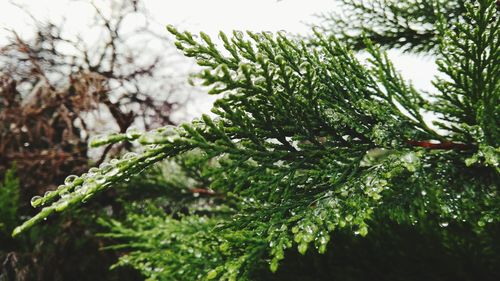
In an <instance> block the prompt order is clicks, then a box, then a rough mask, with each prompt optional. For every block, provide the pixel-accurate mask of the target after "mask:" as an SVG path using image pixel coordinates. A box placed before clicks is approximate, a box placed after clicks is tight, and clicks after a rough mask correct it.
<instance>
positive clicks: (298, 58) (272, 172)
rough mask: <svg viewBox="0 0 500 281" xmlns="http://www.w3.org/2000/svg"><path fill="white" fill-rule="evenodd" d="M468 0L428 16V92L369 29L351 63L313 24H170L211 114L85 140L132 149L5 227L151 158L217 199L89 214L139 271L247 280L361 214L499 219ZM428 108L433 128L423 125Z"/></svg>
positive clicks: (487, 31) (361, 222)
mask: <svg viewBox="0 0 500 281" xmlns="http://www.w3.org/2000/svg"><path fill="white" fill-rule="evenodd" d="M421 2H425V1H421ZM476 2H477V3H476V4H474V5H472V4H466V5H465V7H466V13H467V14H466V16H465V18H467V19H470V20H468V21H465V20H464V21H460V22H458V21H454V22H453V23H450V22H449V19H448V18H446V17H444V16H442V15H441V14H438V15H436V18H438V19H439V21H440V23H439V26H440V28H439V29H438V31H437V32H438V34H439V36H438V38H437V39H436V40H438V41H439V46H440V47H439V50H438V51H437V53H438V57H439V59H438V64H439V70H440V71H441V72H442V73H443V74H445V75H446V77H443V78H439V79H436V80H435V85H436V88H437V91H438V92H436V93H434V96H433V97H434V100H435V101H432V102H430V101H428V100H426V99H425V98H424V97H423V96H422V94H421V93H420V92H419V91H418V90H416V89H415V88H414V87H413V86H412V85H411V84H410V83H408V82H406V81H404V80H403V79H402V77H401V76H400V75H399V74H398V73H397V71H396V70H395V69H394V66H393V65H392V64H391V62H390V61H389V59H388V58H387V55H386V54H385V53H384V52H382V51H380V50H379V48H378V47H377V46H376V45H374V44H373V43H371V41H369V40H365V41H364V42H365V43H364V46H366V50H367V51H368V52H369V54H370V58H369V59H368V61H367V62H366V64H364V63H362V62H360V61H359V60H358V59H357V58H356V57H355V55H354V53H353V52H352V51H350V49H349V48H348V47H346V45H345V44H344V43H342V42H340V41H339V40H336V39H334V38H332V37H328V36H324V35H322V34H321V33H320V32H318V31H315V38H313V39H311V40H312V41H314V44H309V43H310V42H308V41H302V40H298V39H291V38H288V37H287V36H285V35H284V34H281V33H278V34H276V35H274V34H270V33H252V32H247V33H246V35H245V34H243V33H241V32H234V33H233V36H232V37H228V36H227V35H226V34H224V33H220V39H221V41H222V45H223V47H222V48H221V47H218V46H216V44H215V43H214V42H213V41H212V40H211V39H210V38H209V37H208V36H207V35H206V34H203V33H201V34H200V37H199V38H197V37H195V36H194V35H192V34H190V33H188V32H179V31H177V30H176V29H175V28H174V27H171V26H169V27H168V30H169V32H170V33H172V34H173V35H174V36H175V38H176V40H177V41H176V46H177V48H178V49H179V50H181V51H182V52H183V53H184V54H185V55H186V56H188V57H193V58H194V59H195V60H196V61H197V62H198V64H199V65H200V66H203V67H205V69H204V70H203V71H201V73H199V74H198V76H197V78H198V79H199V80H200V81H201V82H202V84H203V85H206V86H210V87H211V90H210V92H209V93H210V94H216V95H221V94H222V95H223V96H222V97H220V98H219V99H218V100H217V101H216V102H215V105H214V107H213V109H212V112H213V113H215V114H216V115H217V117H216V118H214V119H212V118H210V117H208V116H206V115H204V116H203V117H202V118H201V120H198V119H197V120H194V121H193V122H191V123H186V124H183V125H182V126H179V127H177V128H175V127H165V128H162V129H158V130H156V131H152V132H137V131H133V132H132V131H131V132H128V133H127V134H124V135H112V136H110V137H109V138H99V139H97V140H95V142H94V144H95V145H101V144H108V143H113V142H116V141H121V140H125V139H126V140H129V141H138V142H139V144H141V145H142V146H143V147H144V152H143V153H141V154H138V155H134V154H128V155H127V156H126V157H124V158H122V159H120V160H113V161H111V162H110V163H106V164H103V165H101V167H99V168H92V169H91V170H90V171H89V172H88V173H87V174H85V175H82V176H80V177H73V176H71V177H70V178H69V180H68V181H67V183H66V185H63V186H62V187H61V188H60V189H58V190H57V191H54V192H52V193H50V194H48V195H46V196H45V197H43V198H36V199H35V200H34V202H33V205H34V206H42V205H44V206H45V207H43V208H42V210H41V211H40V212H39V213H38V214H37V215H36V216H35V217H33V218H31V219H30V220H28V221H27V222H25V223H24V224H23V225H21V226H19V227H18V228H16V230H14V233H13V235H17V234H19V233H20V232H22V231H25V230H26V229H27V228H29V227H32V226H33V225H34V224H36V223H38V222H39V221H40V220H43V219H45V218H47V217H48V216H49V215H50V214H52V213H54V212H60V211H63V210H65V209H67V208H68V207H71V206H74V205H77V204H79V203H81V202H84V201H85V200H88V199H89V198H91V197H92V196H93V195H94V194H95V193H96V192H98V191H101V190H103V189H105V188H109V187H111V186H113V185H114V184H117V183H120V182H122V181H123V180H124V179H128V178H130V177H133V176H134V175H137V174H138V173H140V172H141V171H142V170H144V169H145V168H147V167H150V166H152V165H153V164H155V163H157V162H159V161H161V160H164V159H169V161H174V160H179V159H180V160H179V161H180V162H181V163H184V164H185V163H188V164H185V165H184V164H183V165H184V167H188V168H189V169H186V171H190V169H191V171H192V170H193V169H194V170H195V171H198V172H199V177H200V179H199V180H198V181H197V184H204V185H205V186H201V187H202V188H203V189H204V190H208V191H210V194H217V200H208V201H202V202H204V205H206V208H207V210H205V211H207V212H208V213H209V215H204V214H199V213H196V212H195V213H189V214H186V215H184V216H181V218H180V219H177V218H173V217H170V216H168V215H165V214H164V213H162V211H161V210H158V208H156V207H152V206H150V207H149V209H150V210H149V212H150V213H152V214H153V215H149V214H148V213H147V212H146V211H144V210H142V211H141V212H143V211H144V212H146V214H144V215H140V214H139V212H134V211H133V210H132V212H131V215H129V217H128V219H127V221H126V222H118V221H113V220H110V221H104V222H103V223H104V224H105V225H107V226H108V227H109V228H110V229H111V232H110V233H108V234H105V235H106V236H109V237H113V238H116V239H123V241H124V242H123V244H120V245H116V246H115V248H127V249H131V250H132V252H131V253H130V254H128V255H126V256H124V257H123V258H122V259H121V260H120V262H119V264H121V265H124V264H131V265H133V266H134V267H136V268H138V269H139V270H141V272H142V273H143V274H144V275H146V276H148V277H149V278H150V280H196V279H217V280H249V279H251V274H252V271H253V269H255V268H256V267H258V266H259V265H260V264H261V263H262V261H263V260H268V261H269V267H270V269H271V270H272V271H276V270H277V268H278V264H279V262H280V261H281V260H282V259H284V256H285V251H286V250H287V249H289V248H292V247H297V249H298V251H299V252H300V253H302V254H304V253H305V252H306V251H307V250H308V249H309V248H310V247H314V248H316V249H317V251H319V252H324V251H325V250H326V247H327V244H328V243H329V240H330V234H331V233H332V232H333V231H334V230H336V229H343V230H348V231H352V233H353V235H361V236H365V235H367V234H368V233H369V230H370V223H371V222H372V220H373V218H374V217H379V218H385V219H387V220H392V221H395V222H397V223H408V224H412V225H415V224H417V223H418V222H419V221H429V222H434V223H435V224H436V225H438V224H439V225H440V226H441V227H446V226H448V224H450V223H454V222H457V223H466V224H470V225H471V227H472V228H473V229H475V230H477V231H481V229H482V228H483V227H484V226H485V225H487V224H489V223H497V222H498V221H499V219H500V200H499V196H498V195H497V194H498V182H500V181H499V167H498V156H499V153H500V149H499V147H498V139H499V132H498V126H497V125H498V120H499V118H498V110H499V104H500V103H499V101H498V98H499V93H500V87H499V85H500V82H499V81H500V73H499V68H500V54H499V50H500V48H499V45H500V34H499V33H500V31H499V28H498V27H499V17H498V16H496V14H497V12H496V10H495V4H494V2H493V1H485V0H483V1H476ZM425 3H426V2H425ZM438 11H439V10H436V12H438ZM451 25H453V26H454V28H451V29H450V28H449V27H450V26H451ZM375 41H376V40H375ZM426 110H432V112H434V114H436V115H437V116H438V117H439V122H438V125H439V126H440V128H441V129H446V133H442V134H438V133H437V132H436V131H434V130H433V129H432V127H431V126H430V125H429V124H427V123H426V122H425V121H424V118H423V117H422V114H423V113H424V111H426ZM183 157H184V158H183ZM193 159H195V160H193ZM183 161H184V162H183ZM186 173H187V172H186ZM194 174H196V173H194ZM187 176H190V175H187ZM193 187H194V186H193ZM165 196H167V197H168V196H169V195H168V194H167V195H165ZM193 200H195V201H196V200H206V198H201V197H199V198H198V197H197V198H194V199H193ZM132 209H133V208H132ZM333 243H334V242H333Z"/></svg>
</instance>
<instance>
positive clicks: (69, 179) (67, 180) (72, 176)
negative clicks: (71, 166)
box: [64, 175, 78, 185]
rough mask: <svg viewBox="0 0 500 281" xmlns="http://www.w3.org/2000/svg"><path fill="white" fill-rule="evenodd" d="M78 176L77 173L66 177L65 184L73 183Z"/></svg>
mask: <svg viewBox="0 0 500 281" xmlns="http://www.w3.org/2000/svg"><path fill="white" fill-rule="evenodd" d="M77 178H78V177H77V176H75V175H70V176H68V177H66V179H65V180H64V184H66V185H70V184H72V183H73V182H74V181H75V180H76V179H77Z"/></svg>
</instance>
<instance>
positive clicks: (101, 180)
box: [94, 175, 106, 184]
mask: <svg viewBox="0 0 500 281" xmlns="http://www.w3.org/2000/svg"><path fill="white" fill-rule="evenodd" d="M94 180H95V183H97V184H103V183H105V182H106V178H105V177H103V176H101V175H99V176H96V177H95V178H94Z"/></svg>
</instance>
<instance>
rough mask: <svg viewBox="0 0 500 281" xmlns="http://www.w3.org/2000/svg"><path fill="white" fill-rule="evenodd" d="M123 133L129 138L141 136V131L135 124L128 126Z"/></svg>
mask: <svg viewBox="0 0 500 281" xmlns="http://www.w3.org/2000/svg"><path fill="white" fill-rule="evenodd" d="M125 134H126V135H127V138H129V139H136V138H138V137H140V136H141V131H140V130H139V129H138V128H137V127H135V126H130V127H129V128H128V129H127V131H126V132H125Z"/></svg>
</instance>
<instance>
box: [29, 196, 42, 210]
mask: <svg viewBox="0 0 500 281" xmlns="http://www.w3.org/2000/svg"><path fill="white" fill-rule="evenodd" d="M40 199H42V196H33V198H31V200H30V203H31V206H33V207H35V203H36V202H37V201H39V200H40Z"/></svg>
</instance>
